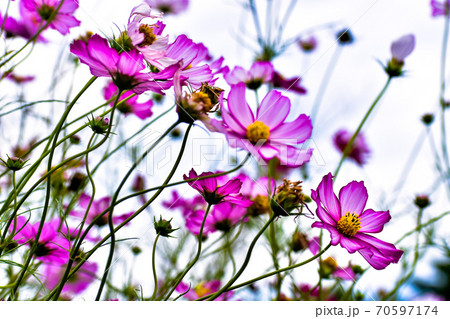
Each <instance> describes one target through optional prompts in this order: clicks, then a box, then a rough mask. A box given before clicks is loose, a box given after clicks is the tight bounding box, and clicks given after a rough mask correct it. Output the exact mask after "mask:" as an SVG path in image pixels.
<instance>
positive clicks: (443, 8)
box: [430, 0, 450, 17]
mask: <svg viewBox="0 0 450 319" xmlns="http://www.w3.org/2000/svg"><path fill="white" fill-rule="evenodd" d="M430 4H431V15H432V16H433V17H438V16H445V15H449V7H450V0H444V1H442V0H440V1H438V0H431V2H430Z"/></svg>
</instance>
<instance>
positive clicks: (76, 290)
mask: <svg viewBox="0 0 450 319" xmlns="http://www.w3.org/2000/svg"><path fill="white" fill-rule="evenodd" d="M74 266H76V262H75V264H74ZM66 267H67V265H65V264H64V265H57V264H45V270H44V273H43V276H44V280H43V281H44V285H45V287H46V288H47V289H48V290H52V289H53V288H55V287H56V286H57V285H58V284H59V282H60V280H61V278H62V276H63V275H64V272H65V271H66ZM97 270H98V265H97V264H96V263H92V262H89V261H88V262H85V263H84V264H83V265H82V266H81V267H80V269H78V271H77V272H76V273H75V274H74V275H73V276H72V277H70V278H69V280H68V281H67V282H66V283H65V284H64V287H63V289H62V295H63V296H64V297H65V298H70V299H71V298H73V295H78V294H80V293H82V292H83V291H85V290H86V289H87V288H88V287H89V285H90V284H91V283H92V282H93V281H95V280H96V276H97Z"/></svg>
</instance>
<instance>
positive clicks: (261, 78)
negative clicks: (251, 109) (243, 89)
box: [224, 61, 273, 90]
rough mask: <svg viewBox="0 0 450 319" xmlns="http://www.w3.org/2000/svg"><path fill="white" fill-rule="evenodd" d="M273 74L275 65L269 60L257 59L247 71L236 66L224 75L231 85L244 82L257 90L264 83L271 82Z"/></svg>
mask: <svg viewBox="0 0 450 319" xmlns="http://www.w3.org/2000/svg"><path fill="white" fill-rule="evenodd" d="M272 76H273V65H272V63H270V62H267V61H257V62H254V63H253V64H252V66H251V67H250V70H248V71H246V70H245V69H244V68H243V67H241V66H236V67H235V68H234V69H233V70H232V71H231V72H229V73H227V74H225V75H224V78H225V80H226V81H227V83H228V84H229V85H235V84H238V83H241V82H244V83H245V85H246V86H247V87H248V88H249V89H251V90H256V89H258V88H259V87H260V86H261V85H263V84H264V83H267V82H270V81H271V80H272Z"/></svg>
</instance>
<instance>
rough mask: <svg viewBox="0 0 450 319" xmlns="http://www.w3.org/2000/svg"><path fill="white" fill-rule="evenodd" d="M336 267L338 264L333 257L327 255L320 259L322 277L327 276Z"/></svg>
mask: <svg viewBox="0 0 450 319" xmlns="http://www.w3.org/2000/svg"><path fill="white" fill-rule="evenodd" d="M336 269H338V264H337V262H336V260H335V259H334V258H333V257H328V258H326V259H324V260H322V276H323V277H324V278H329V277H330V275H331V274H333V273H334V272H335V271H336Z"/></svg>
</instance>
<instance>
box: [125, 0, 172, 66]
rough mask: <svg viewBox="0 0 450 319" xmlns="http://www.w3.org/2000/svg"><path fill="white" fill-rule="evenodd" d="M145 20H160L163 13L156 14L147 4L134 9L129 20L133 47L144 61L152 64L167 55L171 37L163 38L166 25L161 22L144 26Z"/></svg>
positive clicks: (129, 33)
mask: <svg viewBox="0 0 450 319" xmlns="http://www.w3.org/2000/svg"><path fill="white" fill-rule="evenodd" d="M145 18H150V19H160V18H162V13H159V14H154V13H152V10H151V8H150V7H149V6H148V4H146V3H142V4H140V5H138V6H136V7H134V8H133V10H132V11H131V14H130V18H129V19H128V26H127V34H128V36H129V37H130V39H131V42H132V44H133V46H134V47H135V48H136V49H137V50H138V51H140V52H141V53H142V54H143V56H144V59H145V60H146V61H147V62H149V63H152V62H154V61H155V60H157V59H159V58H162V57H163V56H165V54H166V49H167V47H168V45H169V36H168V35H166V36H162V35H161V34H162V32H163V30H164V27H165V25H164V24H163V23H162V22H161V21H157V22H156V23H154V24H144V23H142V20H143V19H145Z"/></svg>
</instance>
